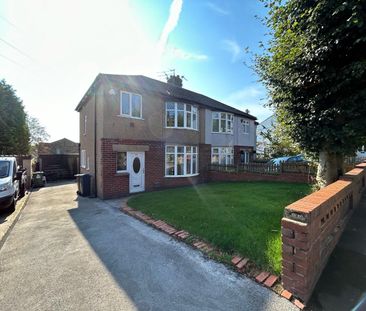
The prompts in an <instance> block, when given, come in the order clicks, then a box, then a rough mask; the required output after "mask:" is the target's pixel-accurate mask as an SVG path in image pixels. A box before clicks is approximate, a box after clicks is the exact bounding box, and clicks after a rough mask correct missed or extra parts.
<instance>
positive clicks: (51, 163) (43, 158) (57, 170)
mask: <svg viewBox="0 0 366 311" xmlns="http://www.w3.org/2000/svg"><path fill="white" fill-rule="evenodd" d="M37 154H38V155H37V164H36V170H40V171H44V173H45V175H46V177H47V180H58V179H69V178H74V175H75V174H77V173H78V169H79V144H78V143H75V142H73V141H71V140H69V139H67V138H63V139H60V140H57V141H54V142H51V143H46V142H40V143H39V144H38V148H37Z"/></svg>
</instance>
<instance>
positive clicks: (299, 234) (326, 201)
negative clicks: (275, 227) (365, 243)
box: [281, 163, 366, 302]
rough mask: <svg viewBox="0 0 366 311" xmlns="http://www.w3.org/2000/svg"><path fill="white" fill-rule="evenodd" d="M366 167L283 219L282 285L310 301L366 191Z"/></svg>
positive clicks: (300, 203) (304, 200)
mask: <svg viewBox="0 0 366 311" xmlns="http://www.w3.org/2000/svg"><path fill="white" fill-rule="evenodd" d="M365 173H366V172H365V164H364V163H363V164H361V165H359V166H358V167H356V168H355V169H353V170H351V171H350V172H348V173H346V174H345V175H344V176H342V177H341V178H340V180H338V181H336V182H334V183H333V184H330V185H329V186H327V187H325V188H323V189H321V190H319V191H317V192H314V193H312V194H310V195H308V196H306V197H305V198H302V199H300V200H298V201H296V202H294V203H292V204H291V205H289V206H287V207H286V209H285V216H284V218H283V219H282V222H281V224H282V284H283V287H284V288H285V289H287V290H288V291H290V292H291V293H293V294H294V295H295V296H297V297H299V298H301V299H302V300H304V301H305V302H306V301H308V300H309V298H310V296H311V294H312V291H313V289H314V287H315V285H316V283H317V281H318V279H319V277H320V275H321V273H322V271H323V269H324V267H325V265H326V263H327V261H328V258H329V256H330V254H331V253H332V251H333V249H334V247H335V246H336V245H337V243H338V241H339V238H340V236H341V234H342V232H343V230H344V228H345V226H346V224H347V222H348V220H349V218H350V217H351V215H352V212H353V211H354V209H355V208H356V207H357V206H358V203H359V200H360V198H361V195H362V193H363V192H364V190H365V177H366V174H365Z"/></svg>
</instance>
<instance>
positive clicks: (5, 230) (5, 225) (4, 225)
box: [0, 192, 29, 247]
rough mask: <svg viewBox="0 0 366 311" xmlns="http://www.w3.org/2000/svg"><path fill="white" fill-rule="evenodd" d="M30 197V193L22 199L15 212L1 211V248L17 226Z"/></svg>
mask: <svg viewBox="0 0 366 311" xmlns="http://www.w3.org/2000/svg"><path fill="white" fill-rule="evenodd" d="M28 197H29V192H27V193H26V194H25V196H24V197H22V198H20V199H19V200H18V201H17V203H16V205H15V210H14V211H12V212H10V211H8V210H1V211H0V247H1V246H2V245H3V243H4V242H5V240H6V238H7V236H8V234H9V232H10V231H11V228H12V227H13V226H14V225H15V223H16V221H17V220H18V218H19V216H20V212H21V211H22V210H23V208H24V207H25V205H26V203H27V201H28Z"/></svg>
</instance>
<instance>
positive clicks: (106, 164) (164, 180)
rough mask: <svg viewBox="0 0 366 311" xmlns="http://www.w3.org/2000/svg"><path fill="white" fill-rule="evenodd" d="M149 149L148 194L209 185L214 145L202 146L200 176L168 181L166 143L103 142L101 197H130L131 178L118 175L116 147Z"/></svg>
mask: <svg viewBox="0 0 366 311" xmlns="http://www.w3.org/2000/svg"><path fill="white" fill-rule="evenodd" d="M115 144H123V145H146V146H148V147H149V150H148V151H146V152H145V191H153V190H158V189H164V188H172V187H178V186H188V185H194V184H197V183H202V182H206V181H207V178H208V177H207V167H208V165H209V163H210V157H211V145H206V144H200V145H199V146H198V148H199V149H198V152H199V155H198V158H199V167H198V169H199V175H198V176H193V177H164V175H165V143H164V142H159V141H143V140H123V139H106V138H103V139H102V144H101V155H102V156H101V163H100V168H101V178H102V183H101V184H102V189H99V191H98V195H99V196H100V197H101V198H103V199H107V198H116V197H121V196H125V195H128V194H129V174H128V173H116V165H117V164H116V152H114V151H113V147H112V146H113V145H115Z"/></svg>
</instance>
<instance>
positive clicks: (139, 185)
mask: <svg viewBox="0 0 366 311" xmlns="http://www.w3.org/2000/svg"><path fill="white" fill-rule="evenodd" d="M127 163H128V172H129V173H130V193H134V192H140V191H145V153H144V152H127Z"/></svg>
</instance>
